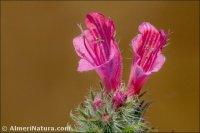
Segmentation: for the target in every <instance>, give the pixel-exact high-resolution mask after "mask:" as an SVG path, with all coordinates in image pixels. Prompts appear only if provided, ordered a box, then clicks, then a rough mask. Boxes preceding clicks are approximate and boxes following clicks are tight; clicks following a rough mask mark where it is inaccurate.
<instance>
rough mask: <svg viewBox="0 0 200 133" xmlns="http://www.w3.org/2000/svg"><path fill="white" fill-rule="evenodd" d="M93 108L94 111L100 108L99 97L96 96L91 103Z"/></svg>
mask: <svg viewBox="0 0 200 133" xmlns="http://www.w3.org/2000/svg"><path fill="white" fill-rule="evenodd" d="M93 105H94V108H95V109H100V108H101V99H100V97H98V96H96V97H95V99H94V102H93Z"/></svg>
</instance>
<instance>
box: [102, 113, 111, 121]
mask: <svg viewBox="0 0 200 133" xmlns="http://www.w3.org/2000/svg"><path fill="white" fill-rule="evenodd" d="M109 119H110V118H109V115H106V114H104V115H103V116H102V121H105V122H108V121H109Z"/></svg>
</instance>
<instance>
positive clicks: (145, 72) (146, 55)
mask: <svg viewBox="0 0 200 133" xmlns="http://www.w3.org/2000/svg"><path fill="white" fill-rule="evenodd" d="M139 31H140V33H141V34H138V35H137V36H136V37H135V38H134V39H133V40H132V48H133V51H134V53H135V56H134V59H133V61H132V66H131V73H130V77H129V83H128V90H127V93H128V95H129V96H132V95H134V94H139V93H140V90H141V88H142V86H143V84H144V83H145V81H147V79H148V78H149V76H150V75H151V74H152V72H157V71H159V70H160V68H161V67H162V65H163V64H164V62H165V57H164V56H163V55H162V54H161V50H162V48H163V46H165V45H166V43H167V36H166V34H165V33H164V31H163V30H159V31H158V30H157V29H156V28H155V27H154V26H152V25H151V24H150V23H148V22H143V23H142V24H141V25H140V26H139Z"/></svg>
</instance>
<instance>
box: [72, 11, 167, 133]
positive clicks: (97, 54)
mask: <svg viewBox="0 0 200 133" xmlns="http://www.w3.org/2000/svg"><path fill="white" fill-rule="evenodd" d="M85 23H86V27H87V29H86V30H83V29H82V27H81V25H79V28H80V30H81V34H80V35H79V36H77V37H75V38H74V40H73V45H74V48H75V51H76V53H77V54H78V56H79V57H80V58H81V59H80V61H79V65H78V71H80V72H82V71H89V70H95V71H96V72H97V74H98V76H99V77H100V79H101V80H102V84H101V83H100V90H98V91H94V90H91V91H90V93H89V96H88V97H86V100H85V101H84V102H83V103H82V104H81V105H80V106H79V107H78V108H77V109H76V111H75V113H71V117H72V119H73V120H74V121H75V127H74V130H73V131H77V132H109V133H112V132H144V131H146V132H153V131H154V129H153V128H151V127H150V126H149V124H148V122H147V121H146V120H145V119H144V118H143V115H144V112H145V110H146V108H147V106H148V105H149V103H145V102H144V101H143V100H141V96H142V95H143V94H144V93H140V91H141V88H142V86H143V85H144V83H145V82H146V81H147V80H148V78H149V77H150V75H151V74H152V73H153V72H157V71H159V70H160V68H161V67H162V65H163V64H164V62H165V57H164V55H162V53H161V50H162V48H163V47H164V46H165V45H166V43H167V35H166V34H165V33H164V31H163V30H157V29H156V28H155V27H154V26H153V25H151V24H150V23H148V22H143V23H142V24H141V25H139V31H140V34H138V35H137V36H136V37H134V39H133V40H132V45H131V46H132V49H133V52H134V53H135V56H134V58H133V61H132V65H131V72H130V78H129V82H128V85H127V86H125V85H124V84H123V83H122V81H121V76H122V61H121V54H120V50H119V47H118V43H117V41H116V39H115V33H116V31H115V26H114V22H113V20H112V19H111V18H108V19H106V18H105V17H104V15H102V14H100V13H97V12H92V13H89V14H87V15H86V20H85Z"/></svg>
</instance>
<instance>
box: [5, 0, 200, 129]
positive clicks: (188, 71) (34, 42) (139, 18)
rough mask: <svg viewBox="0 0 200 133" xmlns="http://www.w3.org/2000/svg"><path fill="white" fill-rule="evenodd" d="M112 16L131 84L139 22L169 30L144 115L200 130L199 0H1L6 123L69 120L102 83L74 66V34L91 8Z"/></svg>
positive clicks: (157, 122) (163, 125)
mask: <svg viewBox="0 0 200 133" xmlns="http://www.w3.org/2000/svg"><path fill="white" fill-rule="evenodd" d="M92 11H98V12H102V13H103V14H105V16H106V17H109V16H110V17H112V18H113V20H114V22H115V25H116V30H117V39H118V40H120V43H119V47H120V49H121V53H122V57H123V66H124V67H123V81H124V82H126V83H127V81H128V77H129V71H130V65H131V59H132V58H133V53H132V50H131V48H130V45H129V44H130V42H131V39H132V38H133V37H134V36H135V35H136V34H137V33H138V25H139V24H141V23H142V22H143V21H149V22H151V23H152V24H153V25H155V26H156V27H157V28H163V29H165V30H166V31H168V30H170V31H171V32H173V34H172V35H171V36H170V44H169V46H168V47H166V48H165V49H164V55H165V56H166V58H167V60H166V63H165V65H164V67H163V68H162V69H161V71H159V72H158V73H154V74H153V75H152V76H151V78H150V80H149V81H148V83H147V84H146V85H145V86H144V87H143V89H144V90H145V89H148V90H149V92H148V94H146V96H145V99H146V100H149V101H153V104H152V106H151V107H150V108H149V110H148V112H147V114H146V118H147V119H148V121H150V123H151V124H152V125H153V126H155V127H156V128H157V129H158V130H159V131H163V132H164V131H165V132H169V131H172V130H174V131H175V132H183V131H185V132H189V131H190V132H192V131H193V132H194V131H196V132H197V131H199V12H198V11H199V1H191V2H190V1H182V2H181V1H179V2H175V1H171V2H168V1H162V2H158V1H156V2H155V1H150V2H146V1H126V2H120V1H109V2H105V1H104V2H101V1H95V2H86V1H85V2H84V1H83V2H80V1H74V2H72V1H57V2H56V1H46V2H45V1H43V2H41V1H28V2H23V1H18V2H17V1H10V2H9V1H7V2H6V1H3V2H1V115H2V118H1V124H2V125H6V126H10V125H17V126H29V125H43V126H65V125H66V124H67V123H68V122H69V123H71V119H70V117H69V112H70V110H72V109H74V108H75V107H77V105H78V104H79V103H80V102H81V101H82V100H83V99H84V96H85V95H86V94H87V93H88V90H89V88H90V87H91V86H92V87H97V86H98V82H99V79H98V77H97V75H96V73H95V72H93V71H91V72H84V73H79V72H77V71H76V69H77V65H78V61H79V57H78V56H77V55H76V53H75V52H74V48H73V45H72V40H73V38H74V37H75V36H77V35H78V34H80V31H79V29H78V27H77V25H76V24H79V23H82V25H84V19H85V15H86V13H88V12H92Z"/></svg>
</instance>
